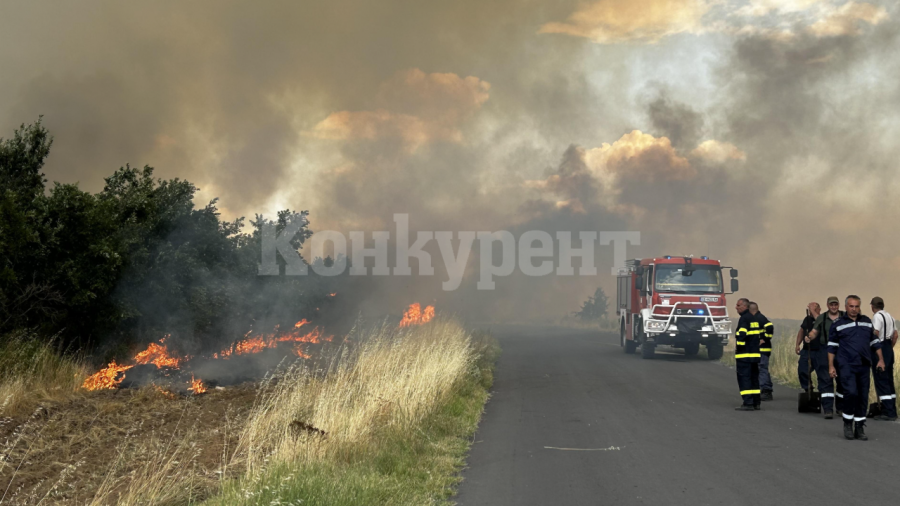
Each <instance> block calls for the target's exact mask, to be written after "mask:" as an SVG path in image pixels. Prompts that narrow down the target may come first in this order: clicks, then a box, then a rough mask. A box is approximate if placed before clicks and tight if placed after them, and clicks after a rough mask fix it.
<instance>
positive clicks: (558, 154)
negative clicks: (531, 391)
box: [0, 0, 900, 319]
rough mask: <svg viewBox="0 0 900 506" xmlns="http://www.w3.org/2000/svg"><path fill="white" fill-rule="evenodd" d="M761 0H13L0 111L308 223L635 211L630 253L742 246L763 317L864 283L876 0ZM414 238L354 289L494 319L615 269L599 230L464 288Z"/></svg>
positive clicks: (419, 226) (60, 172) (522, 225)
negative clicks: (451, 282)
mask: <svg viewBox="0 0 900 506" xmlns="http://www.w3.org/2000/svg"><path fill="white" fill-rule="evenodd" d="M632 4H635V5H636V7H630V6H631V5H632ZM776 4H777V3H772V2H765V1H761V0H748V1H740V2H737V1H735V2H724V3H723V2H706V1H703V0H679V1H677V2H663V1H661V0H640V1H639V2H627V1H625V0H606V1H599V2H588V3H584V2H575V1H568V2H553V3H550V4H547V3H546V2H537V1H526V2H512V1H501V2H490V3H484V2H475V1H469V0H465V1H461V2H452V3H439V4H436V3H433V2H419V3H409V2H396V1H387V2H375V3H367V2H349V1H340V0H339V1H334V2H318V3H316V2H312V3H310V2H300V3H297V2H269V3H266V4H264V5H250V4H246V3H243V2H237V1H231V2H192V3H189V4H185V3H181V2H154V3H150V4H144V5H136V4H122V3H117V2H111V1H93V2H89V3H88V4H85V3H80V4H78V5H74V4H73V5H65V4H57V3H51V2H40V1H37V2H28V3H21V4H16V5H11V6H7V7H6V8H5V12H4V16H3V17H2V19H0V61H2V63H3V68H4V75H5V76H6V78H5V79H3V80H0V128H2V131H3V132H7V133H8V132H11V131H12V129H13V128H14V126H16V125H18V124H19V123H22V122H29V121H32V120H34V119H35V118H37V116H38V115H39V114H44V115H45V124H46V126H47V127H48V128H49V129H50V130H51V132H52V133H53V134H54V135H55V136H56V143H55V144H54V151H53V152H52V154H51V158H50V161H49V164H48V166H47V174H48V177H49V178H50V179H51V180H60V181H64V182H71V181H80V182H81V184H82V186H83V187H84V188H86V189H89V190H97V189H99V188H100V186H101V185H102V179H101V178H102V177H103V176H106V175H108V174H110V173H111V172H112V171H113V170H114V169H115V168H117V167H119V166H120V165H123V164H124V163H126V162H130V163H132V164H138V165H141V164H145V163H146V164H150V165H153V166H155V167H157V169H158V170H157V174H158V175H160V176H161V177H181V178H186V179H189V180H191V181H193V182H195V183H196V184H197V185H198V186H200V187H201V189H202V193H201V195H200V197H199V198H200V201H201V203H205V201H206V200H208V199H209V198H212V197H216V196H218V197H221V208H222V209H223V210H224V211H225V213H226V215H227V216H228V217H232V216H240V215H248V216H252V214H253V213H254V212H266V213H268V214H269V215H270V216H271V215H272V213H273V212H274V211H275V210H276V209H280V208H287V207H290V208H293V209H309V210H310V211H311V215H310V219H311V222H312V225H311V228H312V229H313V230H324V229H333V230H338V231H342V232H346V231H350V230H363V231H373V230H393V218H392V217H393V214H394V213H409V215H410V228H411V230H412V231H415V230H432V231H440V230H449V231H459V230H471V231H495V230H509V231H512V232H514V233H516V234H517V235H518V234H519V233H521V232H524V231H526V230H532V229H534V230H545V231H548V232H550V233H551V234H553V233H555V232H556V231H561V230H562V231H572V232H573V235H576V236H577V232H578V231H580V230H592V231H605V230H608V231H613V230H636V231H640V232H641V234H642V236H641V239H642V244H641V246H639V247H634V248H631V249H630V250H629V253H631V254H632V255H633V256H650V255H662V254H695V255H703V254H709V255H711V256H713V257H716V258H721V259H723V260H724V261H726V262H727V263H728V264H730V265H734V266H737V267H740V269H741V281H742V293H745V294H746V295H748V296H750V297H752V298H754V299H755V300H758V301H759V302H760V304H761V306H762V308H763V310H764V312H766V313H767V314H768V315H769V316H771V317H780V316H785V317H789V316H796V315H797V313H798V312H799V311H800V310H801V309H800V308H802V307H804V305H805V302H807V301H808V300H812V299H819V300H820V301H821V300H823V299H824V298H825V297H826V296H827V295H830V294H832V293H833V294H836V295H842V294H846V293H848V292H858V293H860V294H861V295H863V296H864V297H866V296H871V295H876V294H877V295H882V296H884V297H885V299H886V300H887V301H888V305H889V306H890V304H891V301H892V300H897V301H898V302H900V289H897V288H896V287H894V286H892V285H890V284H887V281H886V280H889V279H892V278H893V277H894V276H893V275H896V274H897V273H898V271H900V256H898V253H897V249H898V246H900V241H898V239H896V238H895V237H893V234H891V229H890V225H889V224H890V223H891V222H893V221H894V220H896V219H897V218H900V205H898V204H896V203H895V202H896V199H895V198H892V195H893V194H896V192H897V190H898V189H900V177H898V172H897V171H896V160H898V159H900V156H898V155H900V145H898V144H897V143H896V141H895V139H896V138H897V136H898V133H900V132H898V130H900V123H898V121H897V117H896V112H895V111H896V110H897V108H898V105H900V93H898V91H897V87H896V84H895V83H896V82H898V81H900V67H898V64H897V63H896V61H895V60H896V58H893V55H895V54H896V53H897V50H898V49H900V48H898V37H897V35H898V28H900V13H898V11H897V7H896V6H895V5H893V4H890V3H888V2H869V3H852V2H851V3H847V2H841V1H836V0H835V1H832V0H819V1H805V2H799V1H794V2H784V3H783V5H782V4H779V5H781V6H780V7H778V6H776ZM635 9H637V10H635ZM636 12H639V13H641V15H636V14H635V13H636ZM23 40H27V41H30V42H29V43H28V44H25V45H23V44H21V43H16V42H21V41H23ZM430 251H432V253H433V259H434V260H435V264H436V269H437V272H436V275H435V276H433V277H424V278H416V277H411V278H395V277H390V278H366V279H364V280H360V281H358V283H357V284H358V287H357V290H358V293H357V294H356V299H357V300H363V301H365V304H364V308H365V309H366V310H368V311H371V312H373V313H374V312H378V311H393V312H396V311H399V310H400V308H402V307H404V306H405V305H407V304H409V303H410V302H415V301H420V302H424V303H436V304H437V305H438V307H439V309H447V310H451V311H460V312H462V313H463V314H465V315H466V316H470V317H472V318H492V319H514V318H523V317H553V316H560V315H562V314H565V313H566V312H570V311H573V310H576V309H577V308H578V306H579V303H580V301H583V300H584V299H585V298H586V297H587V296H588V295H590V294H592V293H593V291H594V289H595V288H596V287H597V286H604V287H605V288H606V289H607V292H608V293H609V292H610V291H611V288H612V287H613V286H614V285H613V282H612V278H611V276H610V275H609V267H610V265H611V261H612V256H611V255H612V249H611V247H598V250H597V256H598V261H597V266H598V270H599V273H598V275H597V276H596V277H578V276H575V277H557V276H546V277H538V278H532V277H527V276H523V275H521V274H516V275H514V276H511V277H509V278H503V279H498V280H497V281H498V284H497V289H496V290H494V291H478V290H476V289H475V278H476V274H477V273H475V272H474V267H475V266H476V265H477V262H478V257H477V245H476V247H475V249H474V250H473V255H472V258H471V259H470V261H469V267H470V269H469V271H467V274H468V277H467V278H466V281H464V283H463V285H462V286H461V287H460V289H459V290H456V291H454V292H444V291H442V290H441V282H442V281H443V280H444V279H445V278H444V276H443V273H442V272H441V268H440V255H439V253H438V251H437V248H433V249H431V250H430ZM413 266H415V262H413ZM828 272H831V273H832V274H826V273H828ZM844 273H849V274H850V276H844V275H843V274H844ZM360 294H365V295H366V296H367V297H360ZM368 295H371V297H368Z"/></svg>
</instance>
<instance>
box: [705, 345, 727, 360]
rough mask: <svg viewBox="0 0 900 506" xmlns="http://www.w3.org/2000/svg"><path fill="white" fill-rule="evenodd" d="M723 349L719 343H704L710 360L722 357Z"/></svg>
mask: <svg viewBox="0 0 900 506" xmlns="http://www.w3.org/2000/svg"><path fill="white" fill-rule="evenodd" d="M723 351H724V350H723V349H722V345H721V344H719V343H715V344H707V345H706V354H707V355H708V356H709V359H710V360H719V359H720V358H722V352H723Z"/></svg>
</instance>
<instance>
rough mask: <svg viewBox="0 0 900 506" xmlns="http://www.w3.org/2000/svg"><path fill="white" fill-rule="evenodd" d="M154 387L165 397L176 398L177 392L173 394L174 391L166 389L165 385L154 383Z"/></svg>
mask: <svg viewBox="0 0 900 506" xmlns="http://www.w3.org/2000/svg"><path fill="white" fill-rule="evenodd" d="M153 388H155V389H156V391H157V392H159V393H160V394H162V395H163V397H166V398H168V399H174V398H175V394H173V393H172V392H170V391H168V390H166V389H165V388H163V387H161V386H159V385H153Z"/></svg>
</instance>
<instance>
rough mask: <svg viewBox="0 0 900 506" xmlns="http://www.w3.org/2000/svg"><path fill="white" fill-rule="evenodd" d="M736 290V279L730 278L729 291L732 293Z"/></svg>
mask: <svg viewBox="0 0 900 506" xmlns="http://www.w3.org/2000/svg"><path fill="white" fill-rule="evenodd" d="M732 271H734V269H732ZM736 291H738V280H736V279H732V280H731V293H734V292H736Z"/></svg>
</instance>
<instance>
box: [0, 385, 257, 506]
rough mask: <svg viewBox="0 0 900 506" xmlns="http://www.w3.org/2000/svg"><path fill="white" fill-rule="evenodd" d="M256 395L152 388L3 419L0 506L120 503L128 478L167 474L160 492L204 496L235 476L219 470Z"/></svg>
mask: <svg viewBox="0 0 900 506" xmlns="http://www.w3.org/2000/svg"><path fill="white" fill-rule="evenodd" d="M256 393H257V387H256V385H255V384H252V383H248V384H243V385H238V386H229V387H226V388H224V389H221V388H219V389H216V388H211V389H210V390H209V392H208V393H205V394H203V395H197V396H184V395H180V394H174V393H172V392H168V391H164V390H160V389H158V388H157V387H154V386H152V385H151V386H147V387H142V388H139V389H122V390H112V391H110V390H107V391H97V392H85V393H84V394H82V395H79V396H77V397H76V398H73V399H70V400H68V401H66V402H63V403H57V404H48V403H45V404H43V405H41V406H40V407H38V408H37V409H35V410H34V412H32V413H31V414H30V415H23V416H19V417H14V418H3V419H0V459H2V460H0V497H4V496H5V498H3V499H2V500H0V502H2V503H3V504H22V505H28V504H37V503H39V502H40V503H41V504H73V505H74V504H78V505H83V504H92V503H94V504H117V503H118V502H119V498H120V497H121V496H122V494H125V493H127V491H128V488H129V484H130V483H132V482H133V481H135V480H134V478H136V477H139V476H142V475H144V476H146V474H147V473H154V472H156V473H157V474H159V475H160V476H162V477H163V478H165V477H166V476H170V477H171V483H166V486H170V487H171V488H172V489H173V490H171V491H168V492H166V493H167V494H174V495H173V496H180V497H184V498H185V499H187V498H189V497H193V498H199V497H205V496H207V495H208V494H209V493H210V491H212V490H214V489H216V488H217V487H218V485H219V482H220V481H221V479H222V477H223V476H226V477H230V476H235V475H237V474H238V470H234V471H232V470H231V469H228V468H227V467H226V466H225V464H227V462H228V461H229V459H230V457H231V454H232V453H233V449H234V448H235V444H236V442H237V439H238V437H239V435H240V430H241V428H242V427H243V424H244V423H245V421H246V419H247V414H248V413H249V411H250V410H251V408H252V407H253V403H254V399H255V397H256ZM174 489H177V490H174ZM98 491H99V492H102V494H101V495H103V499H102V500H100V501H97V495H98ZM132 493H133V490H132ZM95 501H96V502H95Z"/></svg>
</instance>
